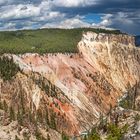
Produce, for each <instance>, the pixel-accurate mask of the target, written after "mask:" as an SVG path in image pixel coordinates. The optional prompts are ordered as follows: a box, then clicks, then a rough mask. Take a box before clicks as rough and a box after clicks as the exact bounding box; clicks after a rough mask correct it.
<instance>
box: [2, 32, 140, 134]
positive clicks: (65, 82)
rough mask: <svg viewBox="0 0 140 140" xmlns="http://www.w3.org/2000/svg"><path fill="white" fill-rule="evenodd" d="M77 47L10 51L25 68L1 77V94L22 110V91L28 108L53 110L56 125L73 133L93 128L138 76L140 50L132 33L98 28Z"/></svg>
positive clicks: (58, 129) (133, 83)
mask: <svg viewBox="0 0 140 140" xmlns="http://www.w3.org/2000/svg"><path fill="white" fill-rule="evenodd" d="M78 49H79V53H78V54H44V55H39V54H24V55H8V56H11V57H12V58H13V60H14V62H15V63H17V64H18V65H19V67H20V69H21V70H22V71H21V72H19V73H18V74H16V76H15V77H13V79H12V80H10V81H6V82H5V81H3V80H1V91H0V92H1V93H0V94H1V98H2V99H3V100H5V101H6V102H7V104H8V105H9V106H10V105H12V106H13V107H14V109H15V110H18V106H20V102H19V98H20V95H21V93H22V97H23V98H22V100H23V104H24V108H25V110H31V112H32V114H35V112H36V111H37V110H42V115H44V114H45V112H46V108H47V109H48V111H49V112H54V113H55V117H56V118H55V121H56V124H57V126H56V129H57V131H59V132H62V131H64V132H65V133H67V134H68V135H70V136H73V135H79V134H80V133H81V132H82V131H84V130H86V129H90V128H91V127H92V125H93V124H95V123H96V121H97V120H98V119H99V118H100V115H101V114H104V115H105V114H107V113H108V112H109V110H110V109H111V108H113V107H114V106H115V105H116V104H117V102H118V100H119V98H120V97H121V96H122V95H123V94H124V92H126V91H128V90H129V89H130V88H132V87H133V86H134V85H135V84H136V83H137V82H139V78H140V50H139V49H138V48H136V47H135V45H134V38H133V37H131V36H128V35H106V34H96V33H93V32H87V33H85V34H83V38H82V40H81V41H80V42H79V43H78ZM50 116H51V114H50V115H49V119H50ZM62 118H63V119H62Z"/></svg>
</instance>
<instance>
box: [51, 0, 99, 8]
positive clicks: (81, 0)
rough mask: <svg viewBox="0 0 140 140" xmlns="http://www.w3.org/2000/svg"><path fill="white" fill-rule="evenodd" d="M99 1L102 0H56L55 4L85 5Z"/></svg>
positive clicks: (59, 5) (65, 5)
mask: <svg viewBox="0 0 140 140" xmlns="http://www.w3.org/2000/svg"><path fill="white" fill-rule="evenodd" d="M99 1H100V0H56V1H54V4H55V5H56V6H58V7H61V6H64V7H80V6H82V7H85V6H89V5H95V4H97V3H98V2H99Z"/></svg>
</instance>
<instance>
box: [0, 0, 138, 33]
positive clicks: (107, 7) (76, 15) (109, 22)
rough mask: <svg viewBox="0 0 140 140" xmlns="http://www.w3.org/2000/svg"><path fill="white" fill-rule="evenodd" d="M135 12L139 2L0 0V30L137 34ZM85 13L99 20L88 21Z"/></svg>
mask: <svg viewBox="0 0 140 140" xmlns="http://www.w3.org/2000/svg"><path fill="white" fill-rule="evenodd" d="M139 9H140V1H139V0H135V2H134V1H132V0H123V1H122V0H113V1H112V0H0V30H12V29H13V30H15V29H34V28H44V27H50V28H53V27H55V28H56V27H57V28H75V27H102V28H105V27H107V28H117V29H121V30H123V31H124V32H128V33H131V34H139V33H140V28H139V24H140V10H139ZM89 13H90V14H92V13H94V14H96V15H100V20H99V21H98V22H97V21H96V17H91V19H90V20H88V18H90V17H88V18H85V17H86V16H87V15H88V14H89ZM85 19H86V20H85Z"/></svg>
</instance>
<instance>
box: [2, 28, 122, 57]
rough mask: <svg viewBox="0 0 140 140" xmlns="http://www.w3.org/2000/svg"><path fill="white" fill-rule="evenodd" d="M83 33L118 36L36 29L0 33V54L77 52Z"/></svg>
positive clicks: (99, 30) (74, 30)
mask: <svg viewBox="0 0 140 140" xmlns="http://www.w3.org/2000/svg"><path fill="white" fill-rule="evenodd" d="M83 31H94V32H97V33H99V32H104V33H115V34H120V31H107V30H104V29H91V28H90V29H89V28H78V29H38V30H23V31H10V32H8V31H5V32H0V54H3V53H15V54H18V53H21V54H22V53H27V52H31V53H32V52H37V53H54V52H62V53H64V52H77V47H76V46H77V43H78V42H79V41H80V39H81V36H82V32H83Z"/></svg>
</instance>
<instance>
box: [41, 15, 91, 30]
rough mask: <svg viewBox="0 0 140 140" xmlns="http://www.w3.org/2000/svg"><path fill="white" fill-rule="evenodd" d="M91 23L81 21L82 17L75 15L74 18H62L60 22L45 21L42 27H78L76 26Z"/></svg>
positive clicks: (86, 25) (84, 25) (89, 25)
mask: <svg viewBox="0 0 140 140" xmlns="http://www.w3.org/2000/svg"><path fill="white" fill-rule="evenodd" d="M91 26H92V25H91V24H89V23H87V22H84V21H82V19H81V18H80V17H79V16H77V17H74V18H69V19H65V20H62V21H60V22H52V23H47V24H45V25H43V27H42V28H67V29H70V28H78V27H91Z"/></svg>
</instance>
